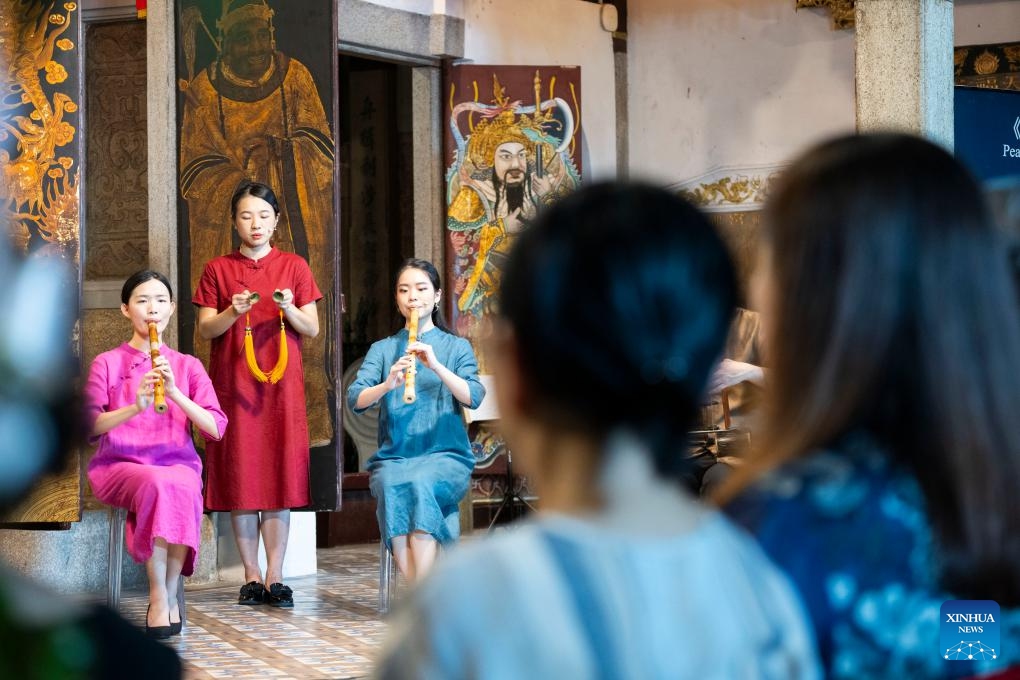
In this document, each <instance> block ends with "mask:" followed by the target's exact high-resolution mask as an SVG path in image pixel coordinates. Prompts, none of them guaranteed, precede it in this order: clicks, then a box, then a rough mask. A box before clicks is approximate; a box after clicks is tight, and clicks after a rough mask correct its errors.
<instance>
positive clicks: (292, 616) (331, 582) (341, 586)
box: [121, 544, 385, 680]
mask: <svg viewBox="0 0 1020 680" xmlns="http://www.w3.org/2000/svg"><path fill="white" fill-rule="evenodd" d="M287 584H288V585H289V586H291V587H292V588H293V589H294V608H293V609H290V610H287V609H277V608H275V607H269V606H266V605H259V606H253V607H245V606H240V605H238V604H237V590H238V588H239V587H240V584H239V583H238V584H229V585H223V586H216V587H201V588H198V587H189V588H188V589H187V604H188V622H187V626H186V627H185V629H184V633H183V634H182V635H181V636H180V637H174V638H172V642H171V643H170V644H171V646H173V647H174V648H175V649H176V650H177V651H178V653H179V654H180V655H181V658H182V659H184V662H185V664H186V667H187V670H186V675H185V677H187V678H188V679H189V680H198V679H199V678H202V679H205V678H300V679H301V680H304V679H305V678H358V677H365V676H367V675H368V673H369V670H370V669H371V665H372V658H373V656H374V655H375V653H376V650H377V649H378V648H379V646H380V644H381V643H382V638H383V635H384V633H385V624H384V623H383V621H382V618H381V616H380V614H379V612H378V609H377V605H378V588H379V546H378V544H370V545H357V546H343V547H340V548H331V549H327V550H319V552H318V573H317V574H316V575H315V576H306V577H303V578H295V579H291V580H288V582H287ZM146 602H147V599H146V596H145V595H144V594H143V593H140V592H139V593H125V594H124V597H123V599H122V602H121V612H122V613H123V614H124V615H125V616H126V617H127V618H129V619H130V620H131V621H134V622H136V623H138V624H139V625H144V619H145V605H146Z"/></svg>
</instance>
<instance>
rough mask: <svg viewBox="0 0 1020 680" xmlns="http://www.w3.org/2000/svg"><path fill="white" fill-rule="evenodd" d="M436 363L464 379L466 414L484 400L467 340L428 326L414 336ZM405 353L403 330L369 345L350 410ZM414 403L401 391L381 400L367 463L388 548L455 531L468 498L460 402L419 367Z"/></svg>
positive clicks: (469, 459) (468, 458) (469, 465)
mask: <svg viewBox="0 0 1020 680" xmlns="http://www.w3.org/2000/svg"><path fill="white" fill-rule="evenodd" d="M418 340H419V341H420V342H423V343H426V344H429V345H432V348H433V349H434V350H435V353H436V358H437V359H439V361H440V363H442V364H443V365H444V366H446V368H448V369H449V370H450V371H452V372H453V373H455V374H456V375H457V376H459V377H461V378H463V379H464V380H466V381H467V383H468V388H469V389H470V391H471V404H470V406H471V408H477V407H478V406H479V404H481V403H482V397H484V396H485V387H483V386H482V383H481V382H480V381H479V380H478V361H477V360H476V359H475V354H474V351H473V350H472V349H471V344H470V343H469V342H468V341H467V340H465V339H464V338H459V337H457V336H455V335H451V334H450V333H446V332H444V331H442V330H440V329H438V328H430V329H429V330H427V331H425V332H424V333H421V334H419V336H418ZM406 348H407V330H406V329H402V330H401V331H400V332H398V333H396V334H395V335H391V336H390V337H388V338H384V339H382V340H380V341H378V342H376V343H373V344H372V347H371V348H369V350H368V355H366V356H365V361H364V362H363V363H362V364H361V368H360V369H359V370H358V376H357V378H356V379H355V381H354V382H353V383H351V386H350V387H349V388H348V389H347V400H348V402H349V404H350V406H351V408H352V409H354V410H355V412H360V411H363V410H364V409H360V410H359V409H356V408H355V404H356V403H357V401H358V395H359V394H361V391H362V390H364V389H365V388H366V387H372V386H374V385H378V384H379V383H381V382H382V381H383V380H384V379H385V378H386V376H387V375H388V374H389V371H390V367H391V366H392V365H393V364H394V363H396V361H397V359H399V358H400V357H401V356H403V354H404V350H405V349H406ZM415 392H416V394H417V399H416V400H415V402H414V403H412V404H405V403H404V390H403V389H402V388H399V389H395V390H391V391H390V392H388V393H387V394H386V395H385V396H383V397H382V399H380V400H379V406H380V409H379V450H378V451H377V452H376V454H375V455H374V456H372V458H371V459H369V462H368V469H369V471H370V472H371V473H372V476H371V479H370V482H369V486H370V489H371V491H372V495H373V496H375V498H376V500H377V515H378V519H379V530H380V532H381V533H382V535H383V537H384V538H385V540H386V541H387V544H389V541H390V539H392V538H393V537H394V536H403V535H406V534H409V533H411V532H413V531H425V532H428V533H430V534H432V535H433V536H435V538H436V540H438V541H440V542H441V543H450V542H452V541H454V540H456V539H457V537H458V534H459V532H460V522H459V515H458V514H457V504H458V503H459V502H460V499H461V498H463V497H464V494H465V493H467V490H468V486H469V484H470V481H471V470H472V469H473V468H474V464H475V457H474V454H473V453H472V452H471V445H470V443H469V442H468V437H467V432H466V431H465V429H464V419H463V416H462V415H461V410H462V407H461V404H460V402H458V401H457V399H456V397H454V396H453V393H452V392H450V390H449V388H448V387H446V385H444V384H443V381H442V380H440V379H439V376H438V375H436V374H435V372H434V371H432V370H431V369H429V368H427V367H426V366H424V365H423V364H422V362H420V361H419V362H418V372H417V374H416V376H415Z"/></svg>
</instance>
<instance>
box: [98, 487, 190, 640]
mask: <svg viewBox="0 0 1020 680" xmlns="http://www.w3.org/2000/svg"><path fill="white" fill-rule="evenodd" d="M126 523H127V510H126V509H125V508H113V507H111V508H110V545H109V551H110V565H109V571H108V572H107V584H106V604H107V605H108V606H109V607H110V609H114V610H116V609H119V608H120V576H121V573H120V572H121V562H122V561H123V560H124V525H125V524H126ZM177 607H178V609H179V610H180V612H181V625H182V626H183V625H184V624H185V623H186V622H187V608H186V607H185V604H184V575H183V574H182V575H181V576H178V577H177Z"/></svg>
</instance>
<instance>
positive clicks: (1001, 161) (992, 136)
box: [954, 87, 1020, 181]
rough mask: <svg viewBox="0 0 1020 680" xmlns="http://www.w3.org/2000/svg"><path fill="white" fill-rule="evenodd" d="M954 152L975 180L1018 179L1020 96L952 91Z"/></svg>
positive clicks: (974, 89)
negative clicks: (953, 92)
mask: <svg viewBox="0 0 1020 680" xmlns="http://www.w3.org/2000/svg"><path fill="white" fill-rule="evenodd" d="M954 102H955V107H956V112H955V135H956V141H955V148H956V156H957V158H959V159H960V160H961V161H962V162H963V163H964V164H965V165H966V166H967V167H968V168H969V169H970V171H971V172H972V173H974V175H975V176H977V178H978V179H980V180H983V181H988V180H992V179H1000V178H1003V177H1017V178H1020V92H1016V91H1013V90H991V89H986V88H978V87H956V88H955V97H954Z"/></svg>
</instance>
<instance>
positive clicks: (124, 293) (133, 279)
mask: <svg viewBox="0 0 1020 680" xmlns="http://www.w3.org/2000/svg"><path fill="white" fill-rule="evenodd" d="M153 279H155V280H156V281H159V282H160V283H162V284H163V285H164V286H166V289H167V291H168V292H169V293H170V301H171V302H173V299H174V289H173V286H171V285H170V279H168V278H167V277H166V276H164V275H163V274H160V273H159V272H157V271H153V270H152V269H143V270H141V271H137V272H135V273H134V274H132V275H131V276H129V277H128V278H127V281H125V282H124V286H123V287H122V288H121V289H120V301H121V302H122V303H124V304H125V305H126V304H127V303H128V302H130V300H131V292H132V291H134V289H135V288H137V287H138V286H140V285H142V284H143V283H145V282H146V281H152V280H153Z"/></svg>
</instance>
